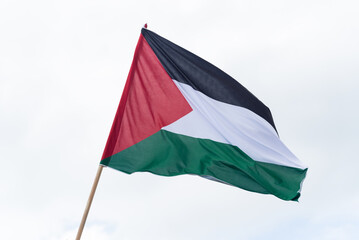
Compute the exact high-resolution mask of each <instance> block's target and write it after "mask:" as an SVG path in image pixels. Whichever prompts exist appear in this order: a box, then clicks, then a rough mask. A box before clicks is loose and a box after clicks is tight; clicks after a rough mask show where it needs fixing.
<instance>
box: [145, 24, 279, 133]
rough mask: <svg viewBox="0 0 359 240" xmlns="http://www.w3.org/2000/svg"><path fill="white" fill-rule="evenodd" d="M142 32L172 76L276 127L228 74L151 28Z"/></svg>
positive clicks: (269, 114)
mask: <svg viewBox="0 0 359 240" xmlns="http://www.w3.org/2000/svg"><path fill="white" fill-rule="evenodd" d="M142 35H143V36H144V37H145V39H146V41H147V42H148V44H149V45H150V46H151V48H152V49H153V51H154V52H155V54H156V55H157V57H158V59H159V60H160V62H161V63H162V65H163V67H164V68H165V70H166V71H167V73H168V74H169V75H170V77H171V78H172V79H174V80H177V81H179V82H182V83H185V84H188V85H190V86H191V87H192V88H193V89H195V90H197V91H200V92H202V93H203V94H205V95H207V96H208V97H210V98H213V99H216V100H218V101H221V102H225V103H229V104H232V105H237V106H240V107H244V108H247V109H249V110H251V111H252V112H254V113H256V114H257V115H259V116H261V117H262V118H264V119H265V120H267V122H269V124H271V125H272V126H273V128H274V129H276V128H275V125H274V122H273V118H272V114H271V112H270V110H269V108H268V107H267V106H265V105H264V104H263V103H262V102H261V101H260V100H259V99H258V98H256V97H255V96H254V95H253V94H252V93H251V92H249V91H248V90H247V89H246V88H245V87H243V86H242V85H241V84H240V83H238V82H237V81H236V80H234V79H233V78H232V77H231V76H229V75H228V74H226V73H225V72H223V71H222V70H220V69H219V68H217V67H216V66H214V65H212V64H211V63H209V62H207V61H206V60H203V59H202V58H200V57H198V56H196V55H194V54H193V53H191V52H189V51H187V50H186V49H184V48H182V47H180V46H178V45H176V44H174V43H172V42H170V41H168V40H167V39H165V38H163V37H161V36H159V35H157V34H156V33H154V32H152V31H149V30H147V29H145V28H143V29H142Z"/></svg>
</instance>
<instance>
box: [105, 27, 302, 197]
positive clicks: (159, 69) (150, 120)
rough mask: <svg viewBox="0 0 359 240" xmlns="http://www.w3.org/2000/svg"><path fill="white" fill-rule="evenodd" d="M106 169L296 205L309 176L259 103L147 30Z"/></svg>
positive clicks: (109, 143) (205, 64) (107, 152)
mask: <svg viewBox="0 0 359 240" xmlns="http://www.w3.org/2000/svg"><path fill="white" fill-rule="evenodd" d="M101 164H102V165H105V166H108V167H111V168H114V169H117V170H120V171H122V172H125V173H129V174H130V173H134V172H151V173H154V174H158V175H162V176H176V175H180V174H195V175H199V176H202V177H206V178H208V179H211V180H215V181H219V182H223V183H226V184H229V185H233V186H236V187H239V188H242V189H246V190H249V191H253V192H258V193H264V194H273V195H275V196H277V197H279V198H281V199H284V200H297V199H298V198H299V196H300V188H301V183H302V181H303V179H304V178H305V175H306V172H307V168H306V167H305V166H304V165H303V164H302V163H301V162H300V161H299V160H298V159H297V158H296V157H295V156H294V155H293V154H292V153H291V152H290V151H289V150H288V148H287V147H286V146H285V145H284V144H283V143H282V142H281V140H280V139H279V137H278V133H277V130H276V127H275V125H274V122H273V119H272V115H271V112H270V110H269V109H268V108H267V107H266V106H265V105H264V104H263V103H262V102H261V101H260V100H258V99H257V98H256V97H255V96H254V95H253V94H251V93H250V92H249V91H248V90H247V89H246V88H244V87H243V86H242V85H241V84H239V83H238V82H237V81H236V80H234V79H233V78H232V77H230V76H229V75H227V74H226V73H224V72H223V71H221V70H220V69H218V68H217V67H215V66H213V65H212V64H210V63H208V62H207V61H205V60H203V59H201V58H200V57H198V56H196V55H194V54H193V53H191V52H189V51H187V50H185V49H183V48H181V47H179V46H177V45H175V44H174V43H172V42H170V41H168V40H166V39H165V38H163V37H161V36H159V35H157V34H155V33H154V32H151V31H149V30H147V29H145V28H143V29H142V32H141V35H140V38H139V41H138V44H137V47H136V50H135V54H134V59H133V62H132V66H131V69H130V72H129V75H128V78H127V82H126V85H125V88H124V91H123V94H122V98H121V101H120V104H119V107H118V110H117V113H116V116H115V120H114V122H113V125H112V129H111V132H110V135H109V138H108V141H107V144H106V147H105V150H104V153H103V157H102V160H101Z"/></svg>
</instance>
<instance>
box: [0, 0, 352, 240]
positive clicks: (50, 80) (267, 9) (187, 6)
mask: <svg viewBox="0 0 359 240" xmlns="http://www.w3.org/2000/svg"><path fill="white" fill-rule="evenodd" d="M358 9H359V4H358V1H346V0H337V1H329V0H323V1H315V0H310V1H306V0H304V1H285V0H283V1H279V0H274V1H253V0H252V1H250V0H248V1H240V0H237V1H224V0H222V1H194V0H182V1H174V2H171V1H165V0H163V1H149V0H147V1H135V0H131V1H100V0H91V1H79V0H71V1H70V0H63V1H48V0H44V1H39V0H34V1H24V0H23V1H16V0H11V1H10V0H2V1H1V2H0V160H1V168H0V239H6V240H12V239H27V240H32V239H34V240H49V239H50V240H57V239H59V240H65V239H74V236H75V235H76V231H77V228H78V225H79V223H80V219H81V216H82V213H83V210H84V208H85V204H86V201H87V198H88V195H89V192H90V188H91V185H92V182H93V179H94V176H95V173H96V170H97V166H98V163H99V161H100V158H101V155H102V151H103V148H104V146H105V143H106V140H107V136H108V133H109V130H110V127H111V124H112V121H113V118H114V115H115V112H116V109H117V105H118V102H119V100H120V97H121V93H122V89H123V86H124V83H125V79H126V77H127V73H128V71H129V67H130V64H131V61H132V56H133V52H134V49H135V46H136V43H137V40H138V37H139V34H140V29H141V27H142V26H143V24H144V23H146V22H147V23H148V24H149V29H150V30H153V31H155V32H157V33H158V34H160V35H162V36H164V37H166V38H167V39H169V40H171V41H173V42H175V43H177V44H179V45H180V46H182V47H184V48H186V49H188V50H190V51H192V52H194V53H195V54H197V55H199V56H201V57H202V58H204V59H206V60H208V61H210V62H211V63H213V64H215V65H217V66H218V67H220V68H221V69H222V70H224V71H225V72H227V73H228V74H230V75H231V76H232V77H234V78H235V79H237V80H238V81H239V82H241V83H242V84H243V85H244V86H245V87H247V88H248V89H249V90H250V91H251V92H252V93H254V94H255V95H256V96H257V97H258V98H259V99H261V100H262V101H263V102H264V103H265V104H266V105H267V106H268V107H269V108H270V109H271V110H272V114H273V116H274V120H275V123H276V125H277V128H278V131H279V134H280V136H281V139H282V140H283V141H284V143H286V145H287V146H288V147H289V148H290V149H291V150H292V151H293V153H294V154H296V155H297V156H298V157H299V158H300V159H301V160H302V161H303V162H304V163H305V164H307V165H308V166H309V171H308V176H307V179H306V180H305V182H304V186H303V191H302V197H301V199H300V203H295V202H286V201H282V200H280V199H277V198H275V197H273V196H269V195H261V194H256V193H251V192H247V191H244V190H241V189H237V188H234V187H230V186H227V185H224V184H219V183H216V182H213V181H208V180H205V179H202V178H200V177H196V176H179V177H170V178H166V177H160V176H156V175H152V174H148V173H136V174H133V175H126V174H124V173H121V172H117V171H115V170H112V169H108V168H106V169H104V171H103V174H102V177H101V179H100V183H99V186H98V191H97V193H96V195H95V199H94V202H93V205H92V208H91V211H90V214H89V218H88V221H87V224H86V226H85V230H84V234H83V239H84V240H89V239H96V240H98V239H105V240H106V239H109V240H112V239H126V240H143V239H155V240H162V239H163V240H168V239H173V240H179V239H181V240H182V239H185V240H187V239H206V240H217V239H229V240H232V239H233V240H234V239H245V240H246V239H248V240H259V239H275V240H278V239H294V240H296V239H315V240H317V239H344V240H345V239H359V207H358V203H359V186H358V184H359V176H358V169H359V160H358V154H357V151H358V147H359V144H358V136H359V128H358V122H359V113H358V103H359V96H358V89H359V79H358V78H359V73H358V65H359V47H358V42H359V24H358V23H359V14H358V12H359V10H358Z"/></svg>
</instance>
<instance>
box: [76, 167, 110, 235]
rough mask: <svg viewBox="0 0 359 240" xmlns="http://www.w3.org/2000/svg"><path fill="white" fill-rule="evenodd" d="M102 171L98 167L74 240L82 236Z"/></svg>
mask: <svg viewBox="0 0 359 240" xmlns="http://www.w3.org/2000/svg"><path fill="white" fill-rule="evenodd" d="M102 169H103V166H102V165H99V166H98V169H97V173H96V177H95V180H94V182H93V185H92V189H91V192H90V196H89V199H88V200H87V204H86V208H85V211H84V214H83V216H82V220H81V223H80V227H79V230H78V231H77V236H76V240H80V238H81V235H82V231H83V230H84V226H85V222H86V219H87V215H88V214H89V211H90V207H91V203H92V200H93V197H94V195H95V192H96V188H97V184H98V181H99V180H100V176H101V173H102Z"/></svg>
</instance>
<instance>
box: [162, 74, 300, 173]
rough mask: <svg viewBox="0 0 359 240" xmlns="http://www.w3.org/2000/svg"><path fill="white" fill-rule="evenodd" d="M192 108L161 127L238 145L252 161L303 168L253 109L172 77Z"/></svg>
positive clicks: (271, 128)
mask: <svg viewBox="0 0 359 240" xmlns="http://www.w3.org/2000/svg"><path fill="white" fill-rule="evenodd" d="M174 83H175V84H176V85H177V87H178V89H179V90H180V91H181V93H182V94H183V96H184V97H185V98H186V99H187V101H188V103H189V104H190V105H191V107H192V108H193V111H192V112H190V113H189V114H187V115H185V116H184V117H182V118H180V119H179V120H177V121H176V122H174V123H172V124H170V125H168V126H165V127H163V128H162V129H164V130H167V131H171V132H174V133H178V134H182V135H186V136H191V137H195V138H202V139H210V140H213V141H217V142H221V143H227V144H231V145H234V146H237V147H239V148H240V149H241V150H242V151H243V152H245V153H246V154H247V155H248V156H250V157H251V158H252V159H253V160H255V161H260V162H266V163H274V164H279V165H284V166H288V167H296V168H301V169H304V168H306V167H305V166H304V165H303V164H302V163H301V162H300V161H299V160H298V158H297V157H295V156H294V155H293V154H292V153H291V152H290V151H289V149H288V148H287V147H286V146H285V145H284V144H283V143H282V141H281V140H280V139H279V137H278V135H277V133H276V131H275V130H274V129H273V127H272V126H271V125H270V124H269V123H268V122H267V121H266V120H264V119H263V118H262V117H260V116H259V115H257V114H255V113H254V112H252V111H250V110H248V109H246V108H243V107H238V106H235V105H231V104H227V103H223V102H220V101H217V100H214V99H212V98H210V97H208V96H206V95H204V94H203V93H201V92H199V91H196V90H194V89H193V88H192V87H190V86H189V85H187V84H183V83H180V82H177V81H176V80H174Z"/></svg>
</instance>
